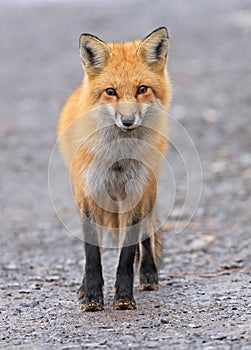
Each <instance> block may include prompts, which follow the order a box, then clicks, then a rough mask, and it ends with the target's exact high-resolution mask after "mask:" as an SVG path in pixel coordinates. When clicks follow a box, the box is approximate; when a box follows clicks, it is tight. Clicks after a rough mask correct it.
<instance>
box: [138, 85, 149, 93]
mask: <svg viewBox="0 0 251 350" xmlns="http://www.w3.org/2000/svg"><path fill="white" fill-rule="evenodd" d="M147 90H148V87H147V86H146V85H140V86H139V87H138V90H137V95H142V94H145V93H146V92H147Z"/></svg>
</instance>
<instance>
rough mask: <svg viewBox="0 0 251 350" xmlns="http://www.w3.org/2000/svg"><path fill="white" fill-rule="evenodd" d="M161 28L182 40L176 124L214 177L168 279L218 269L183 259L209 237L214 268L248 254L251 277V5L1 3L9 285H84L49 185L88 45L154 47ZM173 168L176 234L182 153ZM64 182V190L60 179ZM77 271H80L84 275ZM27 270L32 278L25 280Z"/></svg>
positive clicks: (0, 118) (175, 244)
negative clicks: (54, 280)
mask: <svg viewBox="0 0 251 350" xmlns="http://www.w3.org/2000/svg"><path fill="white" fill-rule="evenodd" d="M159 26H166V27H167V28H168V30H169V34H170V51H169V62H168V71H169V74H170V78H171V80H172V85H173V102H172V105H171V109H170V114H171V115H172V117H173V118H174V119H176V120H177V121H179V122H180V123H181V124H182V125H183V126H184V127H185V129H186V130H187V132H188V133H189V135H190V137H191V139H192V140H193V142H194V144H195V146H196V148H197V150H198V153H199V157H200V160H201V164H202V171H203V191H202V197H201V201H200V204H199V207H198V210H197V213H196V216H195V218H194V224H193V226H191V227H190V229H188V230H187V231H186V232H185V233H184V234H181V235H179V236H175V237H174V236H173V235H172V224H170V226H167V227H166V228H168V229H169V235H168V236H167V241H168V246H169V247H171V251H169V252H170V255H168V257H167V258H166V261H165V263H166V266H167V270H168V271H172V270H175V271H180V270H182V269H184V268H185V269H193V267H192V266H193V262H194V261H195V260H196V259H199V261H204V260H203V259H206V258H205V255H203V254H204V253H201V254H202V255H200V256H199V257H198V255H196V254H195V255H191V254H190V255H189V254H188V255H184V256H180V255H179V253H178V252H179V251H180V250H182V247H184V246H189V244H193V239H194V238H193V237H195V236H196V237H197V238H198V237H200V236H201V235H202V236H203V237H204V238H205V237H207V238H205V240H204V241H202V243H201V242H200V241H199V243H198V241H197V243H198V244H202V246H203V244H204V248H205V246H206V245H207V244H209V243H210V244H211V243H212V242H214V245H213V246H212V248H210V249H212V251H210V254H211V255H212V261H213V262H212V264H216V265H217V264H218V262H219V264H218V265H217V266H220V264H221V263H222V261H223V260H224V259H225V260H226V261H227V262H228V263H229V261H230V260H231V259H232V257H233V256H237V255H238V254H239V259H242V261H244V265H245V261H247V260H248V258H250V255H248V254H249V253H248V252H250V229H251V211H250V208H251V119H250V118H251V116H250V111H251V65H250V62H251V45H250V38H251V2H250V1H248V0H221V1H218V0H212V1H204V0H196V1H187V0H178V1H166V0H156V1H147V0H145V1H143V0H135V1H132V0H127V1H115V0H111V1H102V0H92V1H88V0H82V1H80V0H79V1H49V0H46V1H42V0H41V1H37V0H33V1H31V0H30V1H29V0H10V1H3V0H1V2H0V28H1V36H0V89H1V92H0V152H1V171H0V179H1V191H0V208H1V212H0V218H1V222H2V223H1V228H2V233H1V236H0V243H1V244H0V255H1V259H2V264H3V266H4V267H5V270H4V271H7V272H3V278H4V279H5V281H7V282H8V280H10V279H12V280H15V281H16V282H17V283H21V284H22V283H23V281H26V282H27V280H26V279H25V278H24V274H25V275H26V276H29V275H30V274H32V273H36V274H38V275H40V277H41V276H42V277H41V278H44V277H43V276H46V274H48V273H50V271H56V272H55V273H57V274H60V271H61V273H62V274H64V276H65V275H67V278H69V279H71V281H72V283H73V284H74V283H77V282H78V281H79V279H80V274H81V272H80V271H81V264H82V249H81V247H80V245H79V244H78V243H79V242H76V241H75V240H74V238H73V237H71V236H70V235H68V234H67V233H66V231H65V229H64V228H63V227H62V225H61V223H60V222H59V221H58V219H57V216H56V215H55V213H54V211H53V208H52V205H51V202H50V197H49V191H48V184H47V181H48V179H47V173H48V162H49V157H50V153H51V151H52V149H53V146H54V144H55V141H56V136H55V135H56V126H57V119H58V115H59V113H60V109H61V107H62V105H63V103H64V101H65V99H66V98H67V97H68V95H69V94H70V93H71V92H72V90H73V89H74V88H75V87H76V86H77V85H78V84H80V83H81V81H82V77H83V72H82V67H81V62H80V58H79V53H78V38H79V35H80V34H81V33H84V32H89V33H92V34H95V35H96V36H98V37H100V38H101V39H103V40H104V41H117V40H122V41H124V40H131V39H135V38H143V37H145V36H146V35H147V34H148V33H150V32H151V31H152V30H154V29H155V28H157V27H159ZM167 159H168V161H169V162H170V164H171V167H172V169H173V172H174V175H175V181H176V186H177V193H176V200H175V205H174V210H173V212H172V214H171V216H170V222H171V223H172V221H175V220H176V218H177V216H178V215H179V212H180V208H181V207H182V205H183V203H184V198H185V195H186V191H187V184H186V174H185V172H184V169H183V168H182V162H181V160H180V157H178V155H177V152H176V151H175V149H174V148H172V147H171V148H170V152H169V153H168V155H167ZM57 176H58V181H59V182H60V181H61V180H60V179H61V176H60V172H59V173H58V175H57ZM163 186H164V185H163ZM163 191H164V187H163ZM67 200H68V199H66V198H65V203H66V204H65V210H66V211H67ZM164 207H165V197H163V198H162V202H161V210H163V209H164ZM77 224H78V223H77ZM191 242H192V243H191ZM203 242H204V243H203ZM68 246H69V247H71V248H70V249H67V253H66V252H65V250H64V249H65V247H68ZM195 246H196V243H195ZM205 249H206V248H205ZM207 254H209V253H208V252H207ZM210 254H209V255H210ZM209 255H207V259H209V257H208V256H209ZM66 256H67V257H66ZM67 259H68V260H67ZM222 259H223V260H222ZM209 260H210V259H209ZM218 260H219V261H218ZM225 260H224V261H225ZM67 261H68V262H67ZM114 261H115V260H114ZM205 261H206V260H205ZM210 261H211V260H210ZM226 261H225V262H226ZM57 264H59V265H60V264H61V265H60V266H64V272H62V271H63V270H60V268H58V270H57V268H56V266H58V265H57ZM67 264H68V265H67ZM210 264H211V262H210V263H208V266H209V267H208V268H210V267H212V266H216V265H210ZM73 265H74V266H76V265H77V266H78V270H77V271H76V272H75V273H73V272H72V271H73V270H74V268H73ZM20 266H22V269H23V270H22V271H21V274H20V273H15V271H17V270H18V269H19V267H20ZM31 266H32V268H31ZM38 266H39V269H40V270H38ZM113 266H114V263H113ZM201 266H203V268H205V265H203V264H202V265H201ZM31 269H33V271H35V272H31ZM53 269H54V270H53ZM9 271H12V272H9ZM19 272H20V271H19ZM24 272H25V273H24ZM165 276H166V275H163V278H166V277H165ZM7 282H6V283H7ZM26 282H24V283H26ZM27 283H28V282H27ZM7 284H8V283H7ZM74 298H75V296H74V297H73V300H74V302H75V299H74Z"/></svg>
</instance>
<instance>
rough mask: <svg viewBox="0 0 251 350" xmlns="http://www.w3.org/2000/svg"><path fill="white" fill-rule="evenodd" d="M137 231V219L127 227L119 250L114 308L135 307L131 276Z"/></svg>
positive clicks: (132, 273) (128, 308) (127, 308)
mask: <svg viewBox="0 0 251 350" xmlns="http://www.w3.org/2000/svg"><path fill="white" fill-rule="evenodd" d="M139 231H140V228H139V223H138V221H137V222H134V225H133V226H131V227H129V228H128V229H127V233H126V238H125V240H124V244H123V248H122V249H121V252H120V257H119V265H118V268H117V275H116V283H115V297H114V303H113V308H114V309H115V310H130V309H136V303H135V301H134V298H133V278H134V260H135V254H136V251H137V246H138V239H139Z"/></svg>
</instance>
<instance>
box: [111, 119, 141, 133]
mask: <svg viewBox="0 0 251 350" xmlns="http://www.w3.org/2000/svg"><path fill="white" fill-rule="evenodd" d="M115 124H116V126H117V127H118V128H119V129H120V130H122V131H124V132H128V131H131V130H134V129H136V128H138V127H139V126H140V125H141V123H134V124H133V125H130V126H126V125H124V124H123V123H122V122H121V120H116V121H115Z"/></svg>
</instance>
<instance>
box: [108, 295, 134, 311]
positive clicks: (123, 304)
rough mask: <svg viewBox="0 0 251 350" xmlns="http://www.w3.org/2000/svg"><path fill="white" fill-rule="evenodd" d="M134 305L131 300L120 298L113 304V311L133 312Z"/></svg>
mask: <svg viewBox="0 0 251 350" xmlns="http://www.w3.org/2000/svg"><path fill="white" fill-rule="evenodd" d="M136 308H137V307H136V303H135V301H134V300H133V299H127V298H121V299H118V300H115V301H114V303H113V309H114V310H135V309H136Z"/></svg>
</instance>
